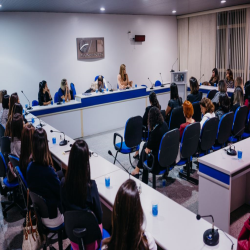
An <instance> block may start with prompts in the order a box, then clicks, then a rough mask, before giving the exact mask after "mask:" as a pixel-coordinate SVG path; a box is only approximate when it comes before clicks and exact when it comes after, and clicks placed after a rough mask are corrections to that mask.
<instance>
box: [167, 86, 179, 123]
mask: <svg viewBox="0 0 250 250" xmlns="http://www.w3.org/2000/svg"><path fill="white" fill-rule="evenodd" d="M181 105H182V99H181V97H179V94H178V86H177V85H176V83H171V85H170V100H169V102H168V107H167V109H166V121H167V122H169V119H170V115H171V112H172V110H173V109H174V108H176V107H180V106H181Z"/></svg>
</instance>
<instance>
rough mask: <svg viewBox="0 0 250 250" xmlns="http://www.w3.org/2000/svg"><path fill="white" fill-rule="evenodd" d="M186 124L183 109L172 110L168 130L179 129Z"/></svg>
mask: <svg viewBox="0 0 250 250" xmlns="http://www.w3.org/2000/svg"><path fill="white" fill-rule="evenodd" d="M185 122H186V118H185V117H184V114H183V107H182V106H181V107H176V108H174V109H173V110H172V112H171V115H170V120H169V130H172V129H175V128H180V126H181V124H182V123H185Z"/></svg>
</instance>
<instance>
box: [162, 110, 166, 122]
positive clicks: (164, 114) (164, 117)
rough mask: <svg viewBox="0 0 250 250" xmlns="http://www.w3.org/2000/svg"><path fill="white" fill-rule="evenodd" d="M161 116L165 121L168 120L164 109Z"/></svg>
mask: <svg viewBox="0 0 250 250" xmlns="http://www.w3.org/2000/svg"><path fill="white" fill-rule="evenodd" d="M161 115H162V116H163V119H164V121H165V120H166V111H165V110H164V109H162V110H161Z"/></svg>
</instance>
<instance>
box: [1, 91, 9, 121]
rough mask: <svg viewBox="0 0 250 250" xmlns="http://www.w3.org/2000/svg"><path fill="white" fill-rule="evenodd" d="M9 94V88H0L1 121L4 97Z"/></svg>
mask: <svg viewBox="0 0 250 250" xmlns="http://www.w3.org/2000/svg"><path fill="white" fill-rule="evenodd" d="M5 95H7V90H0V121H1V117H2V113H3V106H2V104H3V97H4V96H5Z"/></svg>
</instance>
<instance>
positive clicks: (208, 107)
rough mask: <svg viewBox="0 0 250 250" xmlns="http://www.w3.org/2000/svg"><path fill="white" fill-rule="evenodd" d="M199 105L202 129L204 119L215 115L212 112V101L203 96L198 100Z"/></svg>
mask: <svg viewBox="0 0 250 250" xmlns="http://www.w3.org/2000/svg"><path fill="white" fill-rule="evenodd" d="M200 107H201V113H202V115H203V117H202V120H201V122H200V124H201V129H202V127H203V125H204V123H205V121H207V120H209V119H210V118H212V117H215V114H214V105H213V103H212V101H211V100H210V99H208V98H203V99H202V100H201V101H200Z"/></svg>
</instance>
